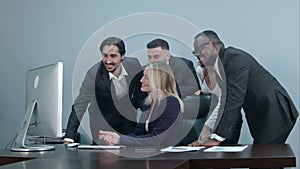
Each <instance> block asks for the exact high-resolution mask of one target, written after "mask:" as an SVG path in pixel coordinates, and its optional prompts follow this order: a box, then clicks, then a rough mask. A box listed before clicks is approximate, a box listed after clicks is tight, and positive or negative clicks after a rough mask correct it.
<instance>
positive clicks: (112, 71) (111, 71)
mask: <svg viewBox="0 0 300 169" xmlns="http://www.w3.org/2000/svg"><path fill="white" fill-rule="evenodd" d="M104 64H105V65H113V66H115V64H114V63H104ZM117 68H118V66H117V67H115V68H114V69H113V70H108V72H110V73H114V72H115V71H116V70H117ZM106 70H107V69H106Z"/></svg>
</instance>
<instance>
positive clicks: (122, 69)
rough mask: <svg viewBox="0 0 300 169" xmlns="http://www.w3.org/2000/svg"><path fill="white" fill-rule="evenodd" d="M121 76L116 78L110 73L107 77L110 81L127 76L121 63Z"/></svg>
mask: <svg viewBox="0 0 300 169" xmlns="http://www.w3.org/2000/svg"><path fill="white" fill-rule="evenodd" d="M121 66H122V67H121V74H120V76H119V77H116V76H115V75H114V74H112V73H111V72H108V75H109V80H111V79H117V80H118V79H122V78H123V77H124V76H128V73H127V71H126V69H125V68H124V66H123V64H122V63H121Z"/></svg>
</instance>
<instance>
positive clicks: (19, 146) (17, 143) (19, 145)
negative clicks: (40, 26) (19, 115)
mask: <svg viewBox="0 0 300 169" xmlns="http://www.w3.org/2000/svg"><path fill="white" fill-rule="evenodd" d="M37 104H38V101H36V100H33V101H31V102H30V103H29V104H28V106H27V108H26V113H25V117H24V120H23V122H22V125H21V128H20V129H19V131H18V134H17V137H16V138H15V140H14V142H13V144H12V148H11V151H21V152H31V151H50V150H54V146H50V145H26V144H25V139H26V135H27V131H28V128H29V125H30V120H31V117H32V114H33V112H34V111H35V109H36V107H37Z"/></svg>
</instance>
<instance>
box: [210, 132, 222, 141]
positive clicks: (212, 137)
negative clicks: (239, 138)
mask: <svg viewBox="0 0 300 169" xmlns="http://www.w3.org/2000/svg"><path fill="white" fill-rule="evenodd" d="M210 138H211V139H216V140H218V141H224V140H225V138H223V137H221V136H219V135H217V134H211V136H210Z"/></svg>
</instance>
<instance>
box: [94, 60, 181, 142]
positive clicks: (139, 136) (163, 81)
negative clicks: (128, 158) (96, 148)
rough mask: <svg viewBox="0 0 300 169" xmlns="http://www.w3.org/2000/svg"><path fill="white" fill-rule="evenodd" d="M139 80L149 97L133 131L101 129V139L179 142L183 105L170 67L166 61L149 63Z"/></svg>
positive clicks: (107, 140) (111, 140)
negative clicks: (120, 133)
mask: <svg viewBox="0 0 300 169" xmlns="http://www.w3.org/2000/svg"><path fill="white" fill-rule="evenodd" d="M140 82H141V83H142V87H141V90H142V91H143V92H148V97H147V98H146V100H145V104H144V106H143V107H142V111H143V113H142V115H141V118H140V122H139V123H138V124H137V126H136V128H135V129H134V131H133V132H132V133H130V134H128V135H119V134H117V133H115V132H110V131H102V130H100V131H99V133H98V134H99V138H100V139H103V140H104V141H105V142H106V143H107V144H110V145H114V144H122V145H154V146H159V145H177V144H178V143H179V142H180V140H181V139H182V135H181V133H182V132H181V130H182V129H183V119H182V113H183V109H184V107H183V103H182V101H181V99H180V98H179V96H178V93H177V90H176V82H175V80H174V74H173V72H172V70H171V68H170V66H169V65H168V64H166V63H165V62H153V63H150V64H149V65H148V66H147V67H146V69H145V70H144V75H143V77H142V79H141V80H140Z"/></svg>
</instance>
